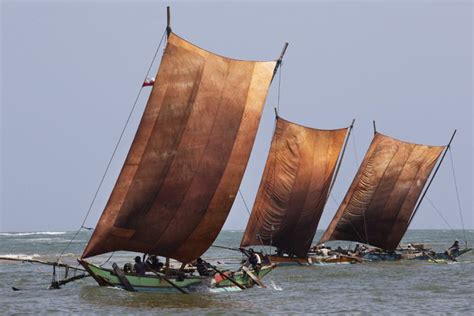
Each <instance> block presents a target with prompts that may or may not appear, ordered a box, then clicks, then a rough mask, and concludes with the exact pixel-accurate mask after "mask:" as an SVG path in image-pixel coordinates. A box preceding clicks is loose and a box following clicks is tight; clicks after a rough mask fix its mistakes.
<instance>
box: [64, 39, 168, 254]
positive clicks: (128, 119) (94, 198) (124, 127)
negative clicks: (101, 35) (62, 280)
mask: <svg viewBox="0 0 474 316" xmlns="http://www.w3.org/2000/svg"><path fill="white" fill-rule="evenodd" d="M165 35H166V30H165V31H164V32H163V35H162V36H161V39H160V43H159V44H158V47H157V48H156V51H155V54H154V55H153V59H152V61H151V63H150V66H149V67H148V71H147V72H146V75H145V78H144V80H143V81H142V83H143V82H144V81H145V80H146V79H147V78H148V75H149V74H150V71H151V68H152V67H153V64H154V63H155V59H156V56H157V55H158V51H159V50H160V47H161V44H162V43H163V39H164V38H165ZM142 90H143V85H142V84H140V90H138V94H137V97H136V98H135V102H134V103H133V106H132V108H131V110H130V113H129V114H128V117H127V120H126V121H125V125H124V126H123V128H122V132H121V133H120V136H119V138H118V141H117V143H116V144H115V148H114V150H113V152H112V156H111V157H110V159H109V162H108V163H107V167H106V168H105V172H104V174H103V175H102V178H101V180H100V182H99V186H98V187H97V190H96V191H95V194H94V197H93V198H92V201H91V203H90V204H89V209H88V210H87V213H86V216H85V217H84V220H83V221H82V224H81V226H80V227H79V229H78V230H77V231H76V233H75V234H74V236H73V237H72V239H71V240H70V241H69V243H68V244H67V245H66V247H64V249H63V250H62V251H61V253H60V255H59V257H58V262H59V260H60V259H61V257H62V256H63V255H64V252H65V251H66V250H67V249H68V248H69V247H70V246H71V244H72V242H73V241H74V239H76V237H77V235H78V234H79V232H80V231H81V229H82V228H83V227H84V225H85V223H86V220H87V218H88V217H89V214H90V212H91V210H92V207H93V206H94V203H95V200H96V198H97V195H98V194H99V191H100V188H101V187H102V184H103V182H104V180H105V176H106V175H107V172H108V171H109V168H110V165H111V164H112V160H113V159H114V157H115V154H116V152H117V149H118V146H119V144H120V142H121V141H122V138H123V135H124V133H125V130H126V129H127V126H128V123H129V122H130V118H131V117H132V114H133V112H134V110H135V107H136V106H137V103H138V100H139V98H140V95H141V92H142Z"/></svg>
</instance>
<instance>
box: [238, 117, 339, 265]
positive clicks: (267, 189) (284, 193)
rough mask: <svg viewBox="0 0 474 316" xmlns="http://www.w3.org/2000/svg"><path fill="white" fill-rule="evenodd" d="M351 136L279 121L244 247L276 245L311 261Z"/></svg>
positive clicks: (242, 243)
mask: <svg viewBox="0 0 474 316" xmlns="http://www.w3.org/2000/svg"><path fill="white" fill-rule="evenodd" d="M347 130H348V129H347V128H342V129H337V130H318V129H313V128H308V127H304V126H301V125H297V124H294V123H291V122H289V121H286V120H283V119H281V118H277V122H276V127H275V134H274V136H273V140H272V144H271V147H270V153H269V155H268V159H267V162H266V165H265V171H264V173H263V178H262V181H261V183H260V188H259V190H258V193H257V197H256V200H255V203H254V207H253V210H252V215H251V216H250V220H249V222H248V224H247V229H246V230H245V234H244V237H243V239H242V242H241V246H242V247H245V246H249V245H262V244H263V245H273V246H276V247H278V248H279V249H281V250H284V251H285V252H287V253H291V254H295V255H297V256H299V257H306V254H307V252H308V249H309V247H310V246H311V242H312V240H313V238H314V234H315V232H316V227H317V225H318V222H319V219H320V217H321V214H322V212H323V209H324V205H325V204H326V200H327V198H328V190H329V188H330V185H331V181H332V179H333V174H334V171H335V168H336V164H337V160H338V157H339V155H340V153H341V150H342V147H343V144H344V139H345V137H346V134H347Z"/></svg>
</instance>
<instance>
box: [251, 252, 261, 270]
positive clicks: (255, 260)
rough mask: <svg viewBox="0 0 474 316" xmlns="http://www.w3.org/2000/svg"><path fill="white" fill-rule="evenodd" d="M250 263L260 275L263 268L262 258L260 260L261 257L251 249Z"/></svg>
mask: <svg viewBox="0 0 474 316" xmlns="http://www.w3.org/2000/svg"><path fill="white" fill-rule="evenodd" d="M249 254H250V256H249V260H248V261H249V263H250V264H251V265H252V268H254V269H255V271H256V272H257V273H258V271H259V270H260V268H261V267H262V258H260V255H259V254H258V253H256V252H255V251H254V250H253V249H252V248H250V249H249Z"/></svg>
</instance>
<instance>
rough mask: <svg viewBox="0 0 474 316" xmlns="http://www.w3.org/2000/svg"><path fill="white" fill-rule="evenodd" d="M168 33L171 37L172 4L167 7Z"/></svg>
mask: <svg viewBox="0 0 474 316" xmlns="http://www.w3.org/2000/svg"><path fill="white" fill-rule="evenodd" d="M166 34H167V36H168V37H169V36H170V34H171V9H170V6H167V7H166Z"/></svg>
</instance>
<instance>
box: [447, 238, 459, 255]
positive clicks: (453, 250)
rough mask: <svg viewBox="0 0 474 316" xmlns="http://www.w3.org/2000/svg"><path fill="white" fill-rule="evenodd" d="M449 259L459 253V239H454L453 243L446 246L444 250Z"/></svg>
mask: <svg viewBox="0 0 474 316" xmlns="http://www.w3.org/2000/svg"><path fill="white" fill-rule="evenodd" d="M445 253H446V254H447V255H448V257H449V258H451V260H454V258H455V257H457V256H458V255H459V240H457V239H456V240H455V241H454V244H453V245H452V246H451V247H449V248H448V250H446V252H445Z"/></svg>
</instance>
